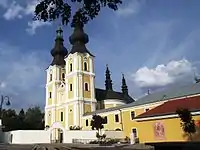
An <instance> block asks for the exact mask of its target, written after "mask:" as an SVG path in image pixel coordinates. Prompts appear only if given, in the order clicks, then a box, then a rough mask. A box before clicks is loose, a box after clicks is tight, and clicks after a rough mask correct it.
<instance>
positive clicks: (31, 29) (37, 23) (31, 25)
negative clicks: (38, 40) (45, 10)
mask: <svg viewBox="0 0 200 150" xmlns="http://www.w3.org/2000/svg"><path fill="white" fill-rule="evenodd" d="M47 25H51V23H50V22H43V21H39V20H36V21H30V22H28V28H27V29H26V31H27V32H28V33H29V34H30V35H34V34H35V31H36V29H37V28H38V27H42V26H47Z"/></svg>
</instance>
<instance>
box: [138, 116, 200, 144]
mask: <svg viewBox="0 0 200 150" xmlns="http://www.w3.org/2000/svg"><path fill="white" fill-rule="evenodd" d="M193 119H194V120H200V116H193ZM155 123H162V125H163V126H164V136H162V137H156V136H155V133H154V125H155ZM138 124H139V126H137V129H138V136H139V140H140V142H141V143H144V142H145V143H146V142H147V143H148V142H170V141H185V140H187V137H186V136H185V134H184V133H183V131H182V128H181V126H180V119H179V118H168V119H160V120H159V119H157V120H149V121H141V122H138ZM199 140H200V139H199Z"/></svg>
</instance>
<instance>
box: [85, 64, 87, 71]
mask: <svg viewBox="0 0 200 150" xmlns="http://www.w3.org/2000/svg"><path fill="white" fill-rule="evenodd" d="M84 71H87V63H86V62H84Z"/></svg>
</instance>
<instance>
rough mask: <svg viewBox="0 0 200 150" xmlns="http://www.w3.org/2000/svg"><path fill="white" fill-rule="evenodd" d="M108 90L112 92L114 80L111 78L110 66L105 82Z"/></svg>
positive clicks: (107, 69)
mask: <svg viewBox="0 0 200 150" xmlns="http://www.w3.org/2000/svg"><path fill="white" fill-rule="evenodd" d="M105 86H106V90H110V91H112V90H113V88H112V80H111V77H110V70H109V68H108V64H106V81H105Z"/></svg>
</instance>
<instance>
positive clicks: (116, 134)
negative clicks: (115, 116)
mask: <svg viewBox="0 0 200 150" xmlns="http://www.w3.org/2000/svg"><path fill="white" fill-rule="evenodd" d="M65 132H66V134H65V135H66V137H64V143H72V140H73V139H81V140H90V141H91V140H97V138H96V133H97V131H96V130H92V131H75V130H74V131H65ZM104 133H105V134H106V138H117V139H124V138H125V136H124V133H123V131H102V134H104Z"/></svg>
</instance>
